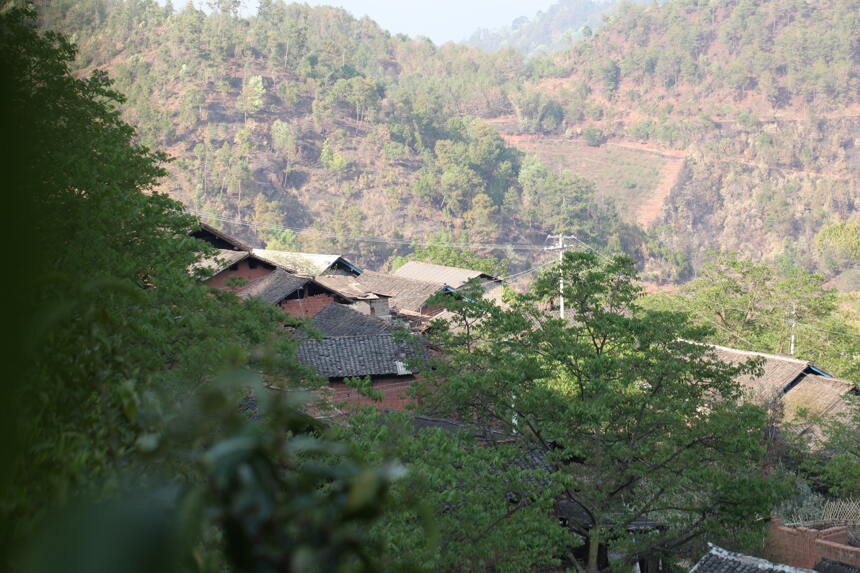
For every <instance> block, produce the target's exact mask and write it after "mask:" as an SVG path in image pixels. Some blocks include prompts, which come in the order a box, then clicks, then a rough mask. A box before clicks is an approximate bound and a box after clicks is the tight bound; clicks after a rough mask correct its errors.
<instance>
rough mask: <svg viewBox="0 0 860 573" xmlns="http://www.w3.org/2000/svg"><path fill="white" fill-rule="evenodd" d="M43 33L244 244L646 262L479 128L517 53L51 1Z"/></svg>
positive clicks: (325, 23) (629, 237) (134, 6)
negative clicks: (577, 244) (452, 249)
mask: <svg viewBox="0 0 860 573" xmlns="http://www.w3.org/2000/svg"><path fill="white" fill-rule="evenodd" d="M42 18H43V21H44V24H45V25H46V26H47V27H49V28H55V29H59V30H61V31H65V32H67V33H70V34H73V38H74V39H76V40H77V41H78V45H79V48H80V54H79V58H78V60H79V67H80V69H81V70H82V71H88V70H91V69H94V68H103V69H106V70H107V71H108V72H109V73H110V74H111V76H112V77H114V78H115V79H116V85H117V87H118V89H119V90H120V91H122V92H124V93H126V94H128V102H127V104H126V106H125V117H126V119H127V120H129V121H130V122H132V123H134V124H136V125H139V126H140V130H141V133H142V136H143V139H144V141H145V142H146V143H147V144H149V145H151V146H157V147H159V148H162V149H166V150H167V151H168V152H169V153H170V154H171V155H173V156H174V157H175V158H176V161H175V162H174V163H173V164H172V165H171V166H170V177H169V178H167V179H166V180H165V190H166V191H168V192H169V193H170V194H171V195H172V196H174V197H177V198H179V199H181V200H182V201H183V202H185V203H186V204H187V205H188V206H189V207H190V209H191V210H192V211H194V212H197V213H201V214H204V215H207V216H209V217H212V218H213V219H212V221H214V222H215V223H216V224H218V225H219V226H221V227H225V228H227V229H228V230H230V231H232V232H234V233H236V234H238V235H240V236H243V237H245V238H248V239H249V240H259V241H261V242H266V243H269V244H273V245H276V246H278V247H281V248H301V249H306V250H314V251H333V250H334V251H339V252H344V253H347V254H349V255H351V256H353V257H356V258H357V259H358V260H359V262H360V263H362V264H370V265H383V264H384V263H386V261H388V260H389V259H391V258H392V257H394V256H397V255H403V254H404V253H405V252H406V251H407V250H408V249H407V248H406V247H404V246H400V247H398V246H392V245H391V244H386V243H380V242H378V240H379V239H383V240H385V239H389V240H393V241H403V242H404V244H406V245H408V243H409V239H411V238H419V239H424V240H426V239H427V238H430V237H433V236H436V235H438V234H440V233H443V232H444V233H445V234H447V235H448V236H452V237H454V238H456V239H458V240H460V241H471V242H479V243H501V242H504V243H529V244H534V243H537V244H538V245H540V244H541V243H542V242H543V240H544V238H545V237H546V234H547V233H548V232H555V231H559V230H564V231H568V232H577V233H579V234H580V235H581V238H582V239H583V240H585V241H589V242H592V243H593V244H599V245H607V244H611V245H614V247H615V248H619V249H623V250H626V251H627V252H630V253H632V254H636V255H637V256H638V257H639V258H640V260H641V259H642V257H643V256H644V253H645V251H646V250H647V249H645V247H644V246H643V245H644V243H645V238H644V236H643V235H642V234H641V233H640V232H638V231H637V230H636V229H635V228H634V227H631V226H629V225H626V224H623V223H621V222H620V219H619V218H618V216H617V214H616V213H615V211H614V209H613V207H612V205H610V204H606V203H598V202H597V201H595V199H594V196H595V193H596V189H595V186H594V184H593V183H592V182H590V181H588V180H585V179H583V178H581V177H567V178H565V179H563V180H561V179H558V178H557V177H555V176H554V175H551V174H549V173H545V172H532V173H531V174H527V173H523V171H522V170H521V166H522V163H523V154H522V153H520V152H519V151H517V150H516V149H514V148H511V147H508V146H507V145H506V144H505V143H504V141H503V140H502V139H501V138H500V137H499V135H498V134H497V133H496V131H495V130H494V129H492V128H491V127H489V126H488V125H486V124H485V123H483V122H481V121H478V120H475V119H473V118H475V117H479V116H485V117H490V116H495V115H499V114H503V113H507V112H509V110H510V104H509V102H508V98H507V95H506V90H507V85H508V84H510V83H517V82H520V81H521V78H522V77H524V75H526V74H528V73H530V72H529V71H528V69H527V66H526V64H524V62H523V60H522V58H521V57H520V56H519V55H517V54H516V53H515V52H513V51H512V50H508V51H503V52H500V53H498V54H492V55H488V54H484V53H481V52H479V51H477V50H475V49H472V48H467V47H463V46H457V45H447V46H444V47H441V48H437V47H436V46H434V45H433V44H432V43H430V42H429V41H427V40H422V39H419V40H411V39H409V38H407V37H405V36H392V35H391V34H389V33H388V32H385V31H384V30H382V29H380V28H379V27H378V26H377V25H376V24H375V23H374V22H372V21H370V20H368V19H362V20H357V19H354V18H353V17H351V16H350V15H349V14H348V13H346V12H345V11H343V10H339V9H334V8H327V7H320V8H311V7H308V6H306V5H297V4H294V5H286V4H284V3H283V2H280V1H263V2H260V4H259V12H258V14H257V15H256V16H253V17H251V18H242V17H240V16H239V15H238V13H237V3H235V2H221V3H220V4H219V9H218V10H215V11H213V12H212V13H211V14H208V15H207V14H206V13H204V12H203V11H201V10H197V9H195V8H194V7H193V6H192V5H190V4H189V5H187V6H186V7H185V8H183V9H182V10H180V11H178V12H175V11H173V10H172V8H171V7H170V5H168V6H167V7H164V6H160V5H158V4H157V3H156V2H154V1H143V2H132V1H122V0H86V1H83V2H78V1H75V2H70V1H65V0H58V1H56V2H52V3H50V4H49V5H48V7H46V8H44V9H43V10H42ZM536 173H537V175H536ZM235 221H243V222H246V223H249V224H251V225H253V226H254V227H253V229H252V228H251V227H248V226H238V225H235V224H234V222H235ZM284 227H290V228H294V229H295V228H298V229H305V231H303V232H299V233H295V232H293V231H291V230H283V228H284ZM255 235H256V236H255ZM356 237H372V238H374V239H375V241H363V240H358V241H357V240H356V239H355V238H356ZM483 252H484V254H490V251H489V250H487V249H484V250H483ZM499 254H504V253H503V252H500V253H499ZM511 255H514V256H516V253H511V254H508V255H507V256H511ZM519 260H520V261H521V262H524V261H525V258H523V257H521V258H520V259H519Z"/></svg>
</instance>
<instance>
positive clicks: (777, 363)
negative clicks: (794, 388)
mask: <svg viewBox="0 0 860 573" xmlns="http://www.w3.org/2000/svg"><path fill="white" fill-rule="evenodd" d="M713 348H714V351H715V352H716V354H717V357H718V358H719V359H720V360H721V361H723V362H726V363H728V364H739V363H741V362H745V361H747V360H749V359H751V358H763V359H764V363H763V364H762V369H763V370H764V374H763V375H762V376H761V377H756V376H752V375H749V374H746V375H744V376H740V377H738V382H740V383H741V385H742V386H743V387H744V389H745V390H746V391H747V393H748V394H750V395H751V397H752V398H754V399H761V400H770V399H772V398H774V397H777V396H779V395H780V394H782V393H784V392H785V391H786V389H787V388H788V386H789V385H790V384H791V383H792V382H794V381H795V380H797V378H798V377H799V376H800V375H801V374H803V373H804V372H807V371H808V370H809V369H810V366H812V365H811V364H810V362H808V361H806V360H799V359H797V358H794V357H792V356H780V355H777V354H765V353H763V352H751V351H747V350H738V349H736V348H728V347H725V346H714V347H713Z"/></svg>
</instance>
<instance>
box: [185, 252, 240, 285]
mask: <svg viewBox="0 0 860 573" xmlns="http://www.w3.org/2000/svg"><path fill="white" fill-rule="evenodd" d="M249 256H251V255H250V253H248V252H246V251H233V250H229V249H218V253H217V254H216V255H214V256H212V257H206V258H205V259H201V260H200V261H199V262H197V263H194V264H193V265H191V267H190V268H189V271H190V272H194V273H196V272H197V271H198V270H199V271H202V272H203V276H204V277H206V278H212V277H214V276H215V275H217V274H218V273H220V272H221V271H223V270H224V269H227V268H229V267H230V266H232V265H235V264H236V263H238V262H239V261H241V260H243V259H246V258H248V257H249Z"/></svg>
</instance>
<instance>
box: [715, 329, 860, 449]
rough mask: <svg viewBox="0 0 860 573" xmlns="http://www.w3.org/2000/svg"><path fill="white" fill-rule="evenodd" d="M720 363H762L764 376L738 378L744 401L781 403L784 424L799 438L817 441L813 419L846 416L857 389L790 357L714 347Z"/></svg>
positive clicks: (817, 433) (852, 384)
mask: <svg viewBox="0 0 860 573" xmlns="http://www.w3.org/2000/svg"><path fill="white" fill-rule="evenodd" d="M714 350H715V352H716V354H717V357H718V358H719V359H720V360H722V361H723V362H726V363H730V364H738V363H740V362H744V361H746V360H749V359H750V358H761V359H763V361H764V362H763V364H762V369H763V370H764V374H763V375H762V376H760V377H755V376H752V375H749V374H745V375H743V376H740V377H739V378H738V382H740V384H741V386H742V387H743V389H744V393H745V394H746V396H747V398H748V399H750V400H752V401H754V402H757V403H761V404H764V403H768V402H771V401H773V400H780V401H781V402H782V406H783V422H785V423H787V424H790V425H794V427H795V429H796V430H797V431H798V432H800V433H801V434H810V435H812V436H814V437H820V434H821V427H820V426H819V425H818V424H817V423H816V421H815V419H816V418H817V419H823V418H833V417H835V416H841V415H843V414H846V413H847V412H848V409H849V404H848V401H847V400H846V398H847V397H848V396H849V395H852V394H853V395H857V393H858V389H857V386H856V385H855V384H854V383H853V382H850V381H848V380H842V379H839V378H834V377H833V376H831V375H830V374H828V373H827V372H826V371H824V370H822V369H821V368H818V367H817V366H816V365H814V364H813V363H811V362H809V361H808V360H801V359H798V358H794V357H793V356H781V355H778V354H765V353H763V352H751V351H747V350H738V349H736V348H727V347H725V346H714Z"/></svg>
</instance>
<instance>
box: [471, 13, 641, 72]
mask: <svg viewBox="0 0 860 573" xmlns="http://www.w3.org/2000/svg"><path fill="white" fill-rule="evenodd" d="M627 1H629V0H627ZM648 1H649V0H635V3H637V4H645V3H647V2H648ZM619 4H621V0H558V1H557V2H556V3H555V4H553V5H552V6H550V7H549V8H547V10H546V12H543V11H539V12H538V13H537V14H535V15H534V17H532V18H529V17H527V16H520V17H519V18H517V19H516V20H514V21H513V22H511V24H510V25H509V26H505V27H503V28H500V29H497V30H488V29H486V28H481V29H479V30H476V31H475V32H474V33H473V34H472V35H471V36H470V37H469V39H468V40H466V42H465V43H466V44H467V45H469V46H473V47H475V48H479V49H481V50H484V51H487V52H495V51H497V50H501V49H503V48H508V47H511V48H515V49H516V50H517V51H518V52H520V53H521V54H523V55H524V56H526V57H527V58H528V57H533V56H539V55H546V54H552V53H555V52H559V51H561V50H565V49H570V48H571V47H572V46H573V44H574V43H575V42H578V41H579V40H582V39H583V38H588V37H591V34H592V32H593V31H594V30H596V29H597V28H599V27H600V26H602V25H603V22H604V17H605V16H607V15H608V14H610V13H611V12H612V11H613V10H614V9H615V8H616V7H618V5H619Z"/></svg>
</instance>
